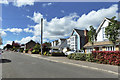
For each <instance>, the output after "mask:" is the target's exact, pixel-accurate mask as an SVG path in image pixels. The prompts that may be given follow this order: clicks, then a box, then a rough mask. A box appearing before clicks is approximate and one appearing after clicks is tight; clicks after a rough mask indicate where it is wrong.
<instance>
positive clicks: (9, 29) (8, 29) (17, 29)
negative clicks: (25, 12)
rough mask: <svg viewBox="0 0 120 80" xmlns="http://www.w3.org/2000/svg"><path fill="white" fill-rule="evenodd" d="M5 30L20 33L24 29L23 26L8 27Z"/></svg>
mask: <svg viewBox="0 0 120 80" xmlns="http://www.w3.org/2000/svg"><path fill="white" fill-rule="evenodd" d="M5 31H10V32H15V33H20V32H22V29H21V28H7V29H5Z"/></svg>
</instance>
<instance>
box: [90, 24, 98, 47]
mask: <svg viewBox="0 0 120 80" xmlns="http://www.w3.org/2000/svg"><path fill="white" fill-rule="evenodd" d="M89 28H90V30H89V31H88V41H89V42H90V43H91V44H92V47H93V45H94V41H96V36H97V34H96V29H94V27H93V26H90V27H89ZM93 48H94V47H93Z"/></svg>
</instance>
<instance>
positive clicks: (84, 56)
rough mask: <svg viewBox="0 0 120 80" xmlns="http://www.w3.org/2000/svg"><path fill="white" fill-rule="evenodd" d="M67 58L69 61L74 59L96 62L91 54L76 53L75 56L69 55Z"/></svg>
mask: <svg viewBox="0 0 120 80" xmlns="http://www.w3.org/2000/svg"><path fill="white" fill-rule="evenodd" d="M67 57H68V58H69V59H74V60H81V61H89V62H93V61H94V60H93V56H92V54H91V53H89V54H83V53H74V54H70V55H68V56H67Z"/></svg>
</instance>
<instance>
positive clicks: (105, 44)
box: [84, 18, 120, 53]
mask: <svg viewBox="0 0 120 80" xmlns="http://www.w3.org/2000/svg"><path fill="white" fill-rule="evenodd" d="M110 22H111V20H110V19H108V18H104V20H103V21H102V23H101V24H100V25H99V27H98V29H97V30H96V33H97V41H95V42H94V49H93V47H92V44H91V43H90V42H88V43H87V44H86V45H85V46H84V48H85V52H86V53H90V52H91V51H92V49H93V50H96V51H119V50H120V42H119V39H120V36H119V37H118V38H119V39H118V40H117V44H116V46H113V43H112V42H111V41H109V40H108V38H106V35H105V28H106V27H107V26H108V25H109V23H110Z"/></svg>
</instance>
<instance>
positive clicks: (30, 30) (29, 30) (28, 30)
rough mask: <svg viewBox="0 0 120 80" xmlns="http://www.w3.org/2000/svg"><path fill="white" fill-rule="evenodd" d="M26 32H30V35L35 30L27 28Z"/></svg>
mask: <svg viewBox="0 0 120 80" xmlns="http://www.w3.org/2000/svg"><path fill="white" fill-rule="evenodd" d="M24 31H25V32H30V33H32V32H33V30H32V29H29V28H25V29H24Z"/></svg>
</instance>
